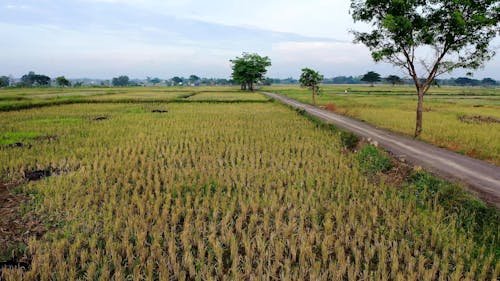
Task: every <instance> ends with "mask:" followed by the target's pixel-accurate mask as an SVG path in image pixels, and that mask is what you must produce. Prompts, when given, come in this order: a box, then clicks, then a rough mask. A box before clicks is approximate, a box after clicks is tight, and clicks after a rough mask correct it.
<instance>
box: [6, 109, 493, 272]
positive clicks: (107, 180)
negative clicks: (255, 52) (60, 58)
mask: <svg viewBox="0 0 500 281" xmlns="http://www.w3.org/2000/svg"><path fill="white" fill-rule="evenodd" d="M152 106H154V105H149V104H146V105H135V104H79V105H76V104H75V105H66V106H58V107H47V108H42V109H32V110H28V111H20V112H5V113H0V116H1V118H0V128H2V130H4V131H9V132H10V131H12V132H20V131H23V132H36V133H39V134H42V135H57V136H58V139H57V142H55V143H54V142H50V143H49V142H40V143H36V144H34V145H33V147H32V148H31V149H18V148H15V149H3V150H0V159H2V166H1V168H0V171H1V172H2V174H3V175H4V176H5V177H6V178H7V179H8V180H16V179H18V178H20V177H21V176H22V171H23V170H31V169H35V168H39V169H43V168H48V167H52V168H53V169H57V170H59V171H63V172H64V173H63V174H61V175H59V176H53V177H50V178H48V179H46V180H42V181H39V182H31V183H30V184H28V185H26V186H23V187H22V188H21V189H22V191H23V192H26V193H30V194H32V196H31V197H32V198H34V199H36V200H34V201H33V202H32V205H30V206H28V207H30V208H33V210H34V212H35V214H36V215H37V216H39V217H40V218H43V220H44V221H45V222H46V223H47V225H48V226H49V227H51V230H50V231H49V233H47V234H46V235H45V236H44V237H42V238H40V239H32V240H31V241H30V242H29V245H28V249H29V254H30V255H31V256H32V257H33V260H32V264H31V269H30V270H28V271H27V272H23V271H22V270H20V269H18V268H12V269H6V270H5V271H4V272H3V278H5V279H6V280H18V279H21V278H22V279H25V280H51V279H53V280H77V279H85V280H112V279H113V280H124V279H132V280H169V279H175V280H186V279H189V280H271V279H280V280H346V279H349V280H387V279H392V280H496V278H497V277H498V275H499V272H500V261H499V260H497V259H495V255H494V253H491V251H489V250H488V245H480V244H477V243H476V242H474V240H473V239H472V237H471V236H470V235H469V234H467V233H464V232H463V231H462V230H461V229H460V227H459V226H457V224H456V221H455V219H454V216H453V215H450V214H448V213H445V212H444V211H443V209H442V207H440V206H439V205H437V204H436V203H435V202H434V201H432V200H431V201H429V202H427V203H426V204H427V205H426V208H425V210H422V209H421V208H417V207H416V205H415V204H416V203H415V198H413V199H412V198H411V197H410V198H408V197H403V196H402V193H401V191H400V190H399V189H396V188H394V187H391V186H386V185H384V184H380V185H374V184H371V183H369V180H368V178H366V177H365V176H363V175H362V174H361V173H360V172H359V167H358V165H357V164H356V163H357V162H356V161H355V160H354V156H353V155H350V154H344V153H342V152H341V148H340V143H339V138H338V135H337V134H336V133H333V132H329V131H325V130H322V129H320V128H317V127H316V126H315V125H314V124H312V123H311V122H309V121H308V120H306V119H305V118H303V117H301V116H299V115H298V114H296V113H294V112H293V111H291V110H289V109H288V108H286V107H284V106H281V105H279V104H209V105H207V104H198V103H193V104H168V105H167V104H163V105H160V106H156V107H155V108H158V107H160V108H163V109H168V110H169V112H168V113H166V114H153V113H151V112H150V109H151V108H152ZM150 107H151V108H150ZM103 115H105V116H108V117H110V119H109V120H105V121H101V122H94V121H92V119H93V118H94V117H95V116H103ZM64 118H68V119H73V120H74V119H81V122H78V123H74V122H73V123H71V125H69V124H65V123H64V122H53V123H51V122H49V121H47V122H44V124H46V125H45V126H40V122H36V120H37V119H44V120H51V119H64Z"/></svg>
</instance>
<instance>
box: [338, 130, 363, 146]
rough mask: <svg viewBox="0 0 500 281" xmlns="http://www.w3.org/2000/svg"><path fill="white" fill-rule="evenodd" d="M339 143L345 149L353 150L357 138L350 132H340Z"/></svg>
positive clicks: (357, 141) (357, 140)
mask: <svg viewBox="0 0 500 281" xmlns="http://www.w3.org/2000/svg"><path fill="white" fill-rule="evenodd" d="M340 142H341V143H342V145H343V146H344V147H345V148H346V149H348V150H353V149H354V148H356V146H357V145H358V143H359V137H358V136H356V135H355V134H353V133H351V132H346V131H341V132H340Z"/></svg>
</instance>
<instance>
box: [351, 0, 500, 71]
mask: <svg viewBox="0 0 500 281" xmlns="http://www.w3.org/2000/svg"><path fill="white" fill-rule="evenodd" d="M351 12H352V16H353V19H354V20H355V21H362V22H367V23H371V24H373V25H374V27H375V28H374V30H372V31H371V32H354V34H355V37H356V41H358V42H362V43H364V44H365V45H367V46H368V47H369V48H370V50H371V51H372V55H373V58H374V59H375V60H376V61H381V60H388V61H389V62H391V63H395V64H396V65H399V66H401V67H404V68H407V67H408V64H407V63H408V62H410V61H411V62H412V63H413V61H414V60H415V61H418V60H417V59H415V58H414V57H413V53H412V50H413V49H415V48H416V47H419V46H429V47H432V48H434V49H435V50H437V51H438V56H437V58H436V59H437V61H436V63H437V64H436V67H437V68H439V69H440V70H443V71H445V72H446V71H451V70H453V69H455V68H472V69H477V68H478V67H480V66H481V65H482V64H483V63H484V62H485V61H487V60H489V59H490V58H491V57H492V56H493V54H494V52H493V51H492V50H490V49H489V43H490V41H491V40H492V39H493V38H494V37H495V36H496V34H497V32H499V27H498V22H499V19H500V16H499V15H500V9H499V5H498V1H497V0H484V1H468V0H456V1H444V0H424V1H416V0H397V1H384V0H375V1H366V0H352V1H351ZM448 53H449V54H451V56H448V59H444V57H443V56H444V55H446V54H448ZM443 59H444V60H443Z"/></svg>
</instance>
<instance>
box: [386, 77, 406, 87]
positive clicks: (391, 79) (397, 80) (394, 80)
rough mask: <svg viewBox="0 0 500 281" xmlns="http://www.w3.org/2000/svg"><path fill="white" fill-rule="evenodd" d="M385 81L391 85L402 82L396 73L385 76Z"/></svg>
mask: <svg viewBox="0 0 500 281" xmlns="http://www.w3.org/2000/svg"><path fill="white" fill-rule="evenodd" d="M385 81H387V82H389V83H391V84H392V86H394V85H396V84H402V83H403V80H402V79H401V78H400V77H399V76H397V75H389V76H387V77H386V78H385Z"/></svg>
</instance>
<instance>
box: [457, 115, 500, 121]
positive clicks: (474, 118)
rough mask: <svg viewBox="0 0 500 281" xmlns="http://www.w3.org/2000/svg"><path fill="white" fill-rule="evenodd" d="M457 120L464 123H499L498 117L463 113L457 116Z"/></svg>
mask: <svg viewBox="0 0 500 281" xmlns="http://www.w3.org/2000/svg"><path fill="white" fill-rule="evenodd" d="M458 120H460V121H462V122H464V123H500V118H495V117H491V116H481V115H472V116H470V115H463V116H460V117H458Z"/></svg>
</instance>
